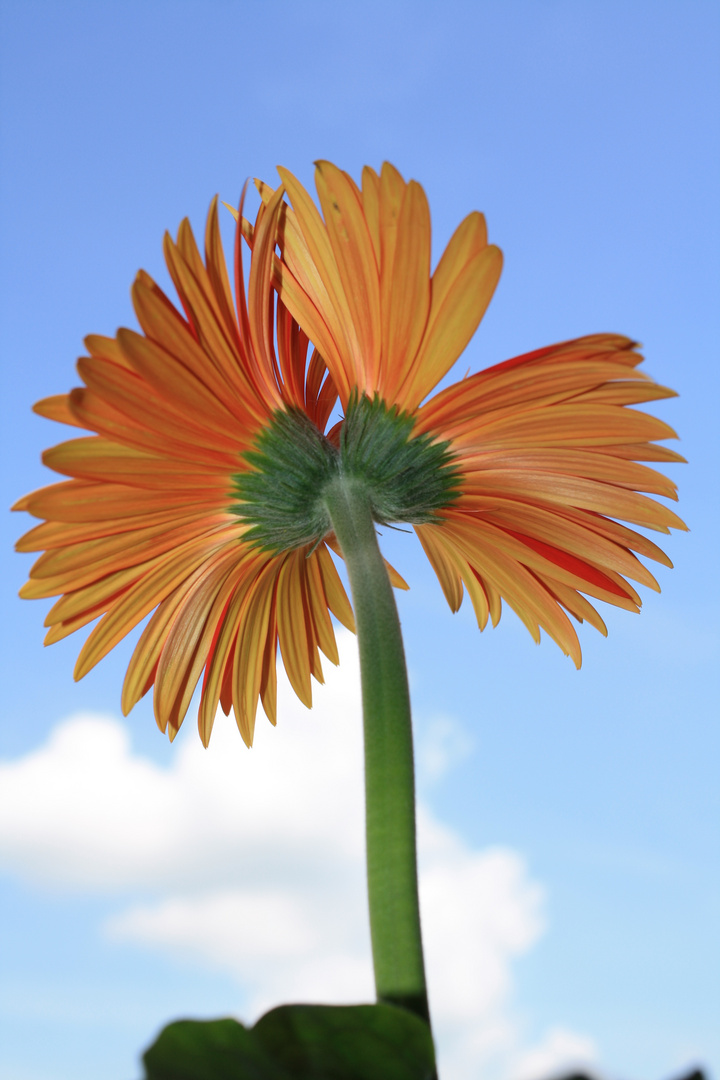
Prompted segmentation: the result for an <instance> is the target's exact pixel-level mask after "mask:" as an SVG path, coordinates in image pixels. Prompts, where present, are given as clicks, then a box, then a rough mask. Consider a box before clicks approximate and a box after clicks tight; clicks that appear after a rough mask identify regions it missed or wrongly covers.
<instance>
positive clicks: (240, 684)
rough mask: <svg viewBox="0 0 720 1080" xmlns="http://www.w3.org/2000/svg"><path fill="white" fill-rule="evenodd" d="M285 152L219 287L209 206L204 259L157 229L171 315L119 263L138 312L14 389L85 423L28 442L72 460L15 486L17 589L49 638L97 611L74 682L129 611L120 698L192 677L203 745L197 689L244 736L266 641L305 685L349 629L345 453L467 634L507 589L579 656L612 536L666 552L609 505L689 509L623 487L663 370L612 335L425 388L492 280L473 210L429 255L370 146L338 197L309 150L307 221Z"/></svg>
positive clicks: (183, 686)
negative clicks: (36, 604)
mask: <svg viewBox="0 0 720 1080" xmlns="http://www.w3.org/2000/svg"><path fill="white" fill-rule="evenodd" d="M280 173H281V179H282V181H283V186H281V187H279V188H278V189H277V190H276V191H273V190H272V189H271V188H269V187H267V186H266V185H264V184H262V183H259V184H258V189H259V191H260V195H261V199H262V204H261V207H260V209H259V211H258V215H257V218H256V220H255V222H254V224H250V223H249V222H248V221H247V220H245V218H244V217H243V214H242V206H241V209H240V212H239V213H238V214H237V215H236V217H237V220H238V230H237V241H236V250H235V295H234V297H233V293H232V291H231V287H230V282H229V279H228V274H227V270H226V265H225V260H224V256H223V253H222V248H221V243H220V235H219V228H218V219H217V208H216V203H215V202H214V203H213V205H212V206H211V209H210V214H209V216H208V222H207V229H206V236H205V259H204V260H203V259H202V258H201V256H200V253H199V251H198V249H197V246H196V244H195V240H194V238H193V234H192V231H191V229H190V226H189V224H188V223H187V222H183V223H182V225H181V226H180V230H179V233H178V238H177V242H173V241H172V240H171V239H170V237H169V236H166V238H165V257H166V261H167V265H168V269H169V271H170V274H171V277H172V279H173V282H174V285H175V288H176V289H177V292H178V295H179V297H180V301H181V304H182V308H183V314H181V313H180V312H179V311H178V310H177V309H176V307H175V306H174V305H173V304H172V303H171V302H170V300H169V299H168V298H167V297H166V296H165V295H164V293H163V292H162V291H161V290H160V289H159V287H158V286H157V285H156V284H155V282H153V281H152V279H151V278H150V277H148V275H147V274H145V273H143V272H141V273H140V274H139V275H138V278H137V280H136V282H135V284H134V286H133V302H134V305H135V310H136V313H137V317H138V321H139V323H140V327H141V330H142V332H141V333H137V332H134V331H131V330H124V329H123V330H119V331H118V333H117V335H116V337H115V338H105V337H99V336H90V337H89V338H87V339H86V346H87V350H88V354H89V355H88V356H86V357H83V358H82V359H81V360H80V361H79V362H78V371H79V374H80V376H81V379H82V380H83V384H84V385H83V386H82V387H80V388H77V389H75V390H73V391H72V392H71V393H70V394H67V395H61V396H58V397H53V398H47V399H45V400H44V401H41V402H39V403H38V404H37V405H36V407H35V408H36V411H37V412H39V413H40V414H41V415H44V416H47V417H49V418H51V419H54V420H59V421H61V422H63V423H66V424H72V425H75V426H77V427H80V428H84V429H86V430H87V431H90V432H94V433H95V434H93V435H91V436H89V437H83V438H79V439H74V440H71V441H69V442H65V443H62V444H61V445H59V446H57V447H55V448H53V449H52V450H49V451H47V452H46V454H45V455H44V459H43V460H44V461H45V463H46V464H47V465H49V466H50V467H51V468H52V469H54V470H55V471H56V472H58V473H61V474H62V475H63V476H66V477H69V479H66V480H64V481H62V482H61V483H58V484H54V485H52V486H50V487H48V488H44V489H42V490H40V491H37V492H35V493H33V494H31V495H28V496H26V497H25V498H23V499H21V500H20V501H19V502H18V503H17V504H16V507H15V509H21V510H27V511H29V512H30V513H32V514H34V515H35V516H36V517H39V518H43V519H45V520H44V523H43V524H41V525H39V526H37V527H36V528H35V529H33V530H32V531H31V532H29V533H28V534H27V535H26V536H25V537H24V538H23V539H22V540H21V541H20V543H19V545H18V547H19V549H20V550H21V551H43V552H44V554H42V555H41V556H40V558H39V559H38V560H37V562H36V563H35V565H34V566H33V568H32V570H31V573H30V580H29V582H28V583H27V584H26V585H25V586H24V587H23V590H22V592H21V595H22V596H25V597H28V598H41V597H59V599H58V600H57V601H56V602H55V604H54V606H53V607H52V609H51V610H50V612H49V614H48V616H47V619H46V625H47V626H48V627H49V631H48V634H47V637H46V643H51V642H54V641H58V640H60V639H61V638H63V637H66V636H67V635H68V634H71V633H73V632H74V631H75V630H78V629H80V628H81V627H84V626H86V625H88V624H89V623H91V622H93V621H95V620H97V619H99V621H98V622H97V625H96V626H95V627H94V628H93V629H92V631H91V633H90V635H89V636H88V638H87V640H86V642H85V644H84V646H83V648H82V650H81V653H80V656H79V658H78V662H77V665H76V669H75V677H76V678H81V677H82V676H83V675H84V674H85V673H86V672H87V671H89V670H90V669H91V668H92V667H93V666H94V665H95V664H96V663H97V662H98V661H99V660H100V659H102V657H103V656H105V655H107V653H108V652H109V651H110V650H111V649H112V648H113V647H114V646H115V645H116V644H117V643H118V642H119V641H120V640H121V639H122V638H123V637H125V636H126V635H127V634H128V633H129V632H130V631H131V630H132V629H133V628H134V627H135V626H137V625H138V624H139V623H140V622H141V621H142V620H143V619H145V618H146V617H147V616H150V618H149V621H148V622H147V624H146V626H145V627H144V629H143V631H142V634H141V637H140V639H139V641H138V643H137V646H136V648H135V651H134V653H133V655H132V658H131V660H130V664H129V667H128V671H127V675H126V678H125V683H124V688H123V695H122V705H123V710H124V711H125V712H127V711H129V710H130V709H131V708H132V706H133V705H134V704H135V703H136V702H137V701H138V700H139V699H140V698H141V697H142V696H143V695H144V694H145V693H147V691H148V690H149V689H150V688H151V687H152V686H154V708H155V715H156V718H157V721H158V724H159V725H160V727H161V728H162V730H164V731H165V730H167V731H168V732H169V734H170V736H171V738H172V737H173V736H174V735H175V734H176V732H177V730H178V729H179V727H180V724H181V723H182V720H183V718H184V716H185V714H186V712H187V709H188V707H189V704H190V700H191V698H192V695H193V693H194V690H195V688H196V686H197V683H198V681H199V680H200V678H201V676H202V679H203V681H202V693H201V699H200V710H199V727H200V733H201V737H202V738H203V741H204V742H205V743H207V741H208V739H209V737H210V732H211V729H212V724H213V720H214V716H215V713H216V710H217V707H218V704H220V705H221V706H222V707H223V709H224V710H225V711H226V712H228V711H229V710H230V708H232V709H233V710H234V713H235V716H236V719H237V722H238V726H239V728H240V731H241V733H242V735H243V738H244V739H245V741H246V742H247V743H248V744H250V743H251V742H252V737H253V729H254V723H255V714H256V710H257V704H258V700H259V699H260V700H261V701H262V704H263V708H264V710H265V712H266V714H267V715H268V717H269V718H270V719H271V721H272V722H273V723H274V722H275V712H276V703H275V698H276V657H277V649H278V645H279V648H280V653H281V655H282V658H283V662H284V666H285V668H286V671H287V674H288V677H289V679H290V682H291V684H292V686H293V688H294V690H295V692H296V693H297V694H298V696H299V697H300V699H301V700H302V701H303V702H305V704H307V705H310V704H311V676H313V677H315V678H316V679H318V680H320V681H322V667H321V663H320V656H319V653H320V652H322V653H324V655H325V656H326V657H328V658H329V659H330V660H331V661H332V662H333V663H337V650H336V646H335V639H334V633H333V626H332V620H331V618H330V613H332V614H333V615H334V616H335V617H336V618H338V619H339V620H340V621H341V622H342V623H344V625H346V626H348V627H350V628H352V627H353V613H352V610H351V607H350V604H349V601H348V599H347V596H346V594H345V591H344V589H343V586H342V584H341V582H340V578H339V576H338V573H337V571H336V569H335V566H334V563H333V561H332V558H331V556H330V553H329V548H332V549H333V550H336V551H337V544H336V541H335V539H334V536H333V534H332V532H331V529H330V523H329V518H328V516H327V512H326V509H325V506H324V503H323V498H322V493H323V488H324V485H326V484H328V483H330V482H331V481H332V479H333V477H336V476H337V475H339V474H350V475H351V476H352V477H354V478H357V481H358V482H359V483H362V484H363V485H364V487H365V488H366V489H367V493H368V499H369V503H370V506H371V508H372V513H373V516H374V517H375V520H376V521H378V522H393V521H409V522H410V523H411V524H413V526H414V528H415V529H416V531H417V534H418V536H419V538H420V542H421V544H422V546H423V548H424V550H425V552H426V554H427V556H428V558H429V560H430V562H431V564H432V566H433V568H434V569H435V572H436V574H437V576H438V578H439V581H440V584H441V587H442V589H443V592H444V593H445V596H446V597H447V600H448V602H449V604H450V606H451V608H452V609H453V610H457V608H458V607H459V606H460V603H461V601H462V598H463V594H464V592H465V591H466V592H467V593H468V595H469V596H470V599H471V602H472V604H473V606H474V609H475V613H476V615H477V620H478V624H479V625H480V627H481V628H483V627H484V626H485V625H486V623H487V621H488V618H489V619H491V621H492V622H493V623H496V622H497V621H498V619H499V617H500V609H501V601H502V599H503V598H504V599H505V600H506V601H507V602H508V603H509V604H510V605H511V606H512V607H513V608H514V609H515V611H516V612H517V613H518V614H519V616H520V618H521V619H522V620H523V622H524V623H525V624H526V625H527V626H528V628H529V630H530V632H531V633H532V634H533V636H534V637H535V639H536V640H538V639H539V635H540V628H543V629H545V630H546V631H547V632H548V633H549V634H550V635H551V636H552V637H553V638H554V639H555V640H556V641H557V642H558V644H559V645H560V646H561V648H562V649H563V650H564V651H565V652H566V653H568V654H570V655H571V656H572V657H573V659H574V660H575V662H576V663H577V664H578V665H579V663H580V648H579V643H578V639H577V635H576V633H575V630H574V629H573V627H572V625H571V623H570V621H569V619H568V617H567V613H569V614H570V615H571V616H574V617H575V618H576V619H577V620H579V621H580V622H582V621H583V619H587V620H588V621H589V622H590V623H592V624H593V625H594V626H596V627H597V628H598V629H600V630H601V631H603V632H605V628H604V624H603V622H602V619H601V618H600V616H599V614H598V613H597V611H596V610H595V609H594V608H593V606H592V605H591V604H590V602H589V601H588V600H587V599H586V597H587V596H590V597H595V598H598V599H601V600H605V601H608V602H609V603H611V604H615V605H618V606H620V607H625V608H628V609H630V610H638V608H639V605H640V598H639V597H638V595H637V593H636V592H635V590H634V588H633V587H632V586H631V585H630V584H629V581H628V580H627V579H628V578H629V579H631V580H634V581H639V582H641V583H643V584H646V585H650V586H651V587H654V588H657V585H656V583H655V581H654V578H653V577H652V576H651V575H650V573H649V571H648V570H647V569H646V568H645V566H644V565H643V564H642V563H641V562H640V560H639V559H638V558H637V557H636V554H635V553H636V552H637V553H638V554H640V555H643V556H646V557H649V558H651V559H656V560H658V561H660V562H663V563H665V564H666V565H670V563H669V560H668V559H667V558H666V557H665V555H664V554H663V553H662V552H661V551H660V550H659V549H658V548H657V547H656V546H655V545H654V544H652V543H651V542H650V541H649V540H647V539H646V538H645V536H644V535H641V534H639V533H637V532H635V531H633V530H632V529H630V528H628V527H627V526H626V525H623V524H620V523H619V522H620V521H625V522H629V523H631V524H635V525H640V526H644V527H649V528H651V529H656V530H659V531H661V532H667V531H668V530H669V528H670V527H676V528H683V527H684V526H683V524H682V522H681V521H680V520H679V518H677V517H676V516H675V515H674V514H673V513H672V512H671V511H670V510H669V509H667V508H666V507H665V506H664V505H662V504H660V503H658V502H656V501H654V500H652V499H649V498H647V497H646V496H645V495H643V494H641V492H648V493H651V494H657V495H662V496H669V497H671V498H674V497H675V488H674V485H673V484H672V483H671V482H670V481H669V480H667V479H666V478H665V477H664V476H662V475H661V474H659V473H657V472H655V471H654V470H652V469H650V468H648V467H646V466H644V465H641V464H638V462H640V461H678V460H682V459H681V458H680V457H679V455H677V454H675V453H674V452H673V451H670V450H667V449H666V448H664V447H661V446H658V445H656V444H655V440H657V439H665V438H668V437H672V436H673V435H674V433H673V432H672V430H671V429H670V428H668V427H667V425H666V424H664V423H662V422H661V421H660V420H657V419H655V418H654V417H650V416H646V415H644V414H643V413H640V412H637V411H635V410H633V409H629V408H627V406H629V405H632V404H636V403H639V402H643V401H650V400H654V399H657V398H661V397H668V396H671V395H672V391H669V390H666V389H665V388H663V387H660V386H658V385H657V384H656V383H654V382H653V381H652V380H651V379H649V378H648V377H647V376H645V375H642V374H640V373H638V372H637V371H636V367H637V365H638V364H639V363H640V360H641V357H640V356H639V354H638V353H637V352H636V351H635V348H634V345H633V343H632V342H631V341H629V340H628V339H627V338H623V337H619V336H616V335H595V336H592V337H587V338H582V339H579V340H577V341H573V342H565V343H563V344H561V345H556V346H552V347H550V348H546V349H541V350H539V351H537V352H534V353H530V354H528V355H526V356H522V357H518V358H516V359H515V360H510V361H507V362H505V363H504V364H499V365H497V366H496V367H494V368H490V369H487V370H485V371H482V372H480V373H478V374H476V375H473V376H470V377H468V378H465V379H463V380H462V381H461V382H459V383H456V384H455V385H453V386H451V387H449V388H448V389H446V390H443V391H441V392H440V393H438V394H437V395H436V396H435V397H433V398H430V399H429V400H426V399H427V397H428V394H429V393H430V392H431V391H432V390H433V389H434V388H435V387H436V386H437V384H438V382H439V381H440V380H441V379H442V378H443V377H444V376H445V374H446V373H447V372H448V371H449V369H450V368H451V367H452V365H453V364H454V362H455V361H456V360H457V358H458V357H459V355H460V353H461V352H462V351H463V349H464V348H465V346H466V345H467V343H468V341H469V340H470V338H471V337H472V335H473V333H474V331H475V329H476V328H477V325H478V323H479V322H480V319H481V318H482V315H483V313H484V311H485V309H486V307H487V305H488V303H489V301H490V299H491V296H492V293H493V291H494V288H495V286H496V284H497V281H498V278H499V274H500V268H501V255H500V252H499V251H498V249H497V248H495V247H493V246H489V245H488V244H487V237H486V231H485V224H484V220H483V218H482V216H481V215H480V214H477V213H473V214H470V215H469V217H467V218H466V219H465V220H464V221H463V222H462V224H461V225H460V226H459V228H458V229H457V231H456V232H455V234H454V236H453V237H452V239H451V241H450V243H449V245H448V247H447V249H446V250H445V253H444V254H443V256H442V258H441V260H440V262H439V264H438V266H437V267H436V269H435V271H434V272H433V273H432V274H431V272H430V216H429V211H428V206H427V201H426V199H425V195H424V192H423V190H422V188H421V187H420V186H419V185H418V184H416V183H414V182H410V183H409V184H406V183H405V182H404V180H403V179H402V177H401V176H400V175H399V173H398V172H397V171H396V170H395V169H393V168H392V166H389V165H385V166H383V169H382V172H381V174H380V175H379V176H378V175H377V174H376V173H375V172H373V170H371V169H365V170H364V171H363V182H362V190H360V189H358V188H357V186H356V185H355V184H354V183H353V181H352V180H351V179H350V178H349V177H348V176H347V175H346V174H345V173H343V172H341V171H340V170H338V169H337V168H335V167H334V166H332V165H330V164H328V163H326V162H321V163H320V164H319V165H318V168H317V188H318V195H319V198H320V206H321V209H322V214H323V216H321V214H320V212H319V211H318V209H317V208H316V206H315V204H314V203H313V201H312V199H311V198H310V196H309V195H308V193H307V192H306V191H305V189H304V188H303V187H302V186H301V185H300V184H299V183H298V181H297V180H296V179H295V178H294V177H293V176H292V175H291V174H290V173H288V172H286V171H284V170H281V171H280ZM286 194H287V196H288V197H289V200H290V203H291V204H292V206H289V205H287V203H286V202H285V195H286ZM243 238H244V240H245V242H246V243H247V244H248V246H249V247H250V249H251V258H250V270H249V275H248V285H247V290H246V289H245V284H244V279H243V262H242V251H241V247H242V240H243ZM311 346H313V347H311ZM338 402H339V406H340V408H341V410H342V416H341V418H340V419H339V420H337V418H336V415H335V413H334V410H335V409H336V404H337V403H338ZM388 569H389V572H390V575H391V580H392V581H393V584H395V585H398V586H402V587H405V584H404V582H403V581H402V579H401V578H400V577H399V575H397V574H396V572H395V571H394V570H393V569H392V568H390V567H389V568H388Z"/></svg>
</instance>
